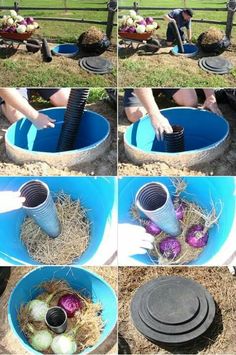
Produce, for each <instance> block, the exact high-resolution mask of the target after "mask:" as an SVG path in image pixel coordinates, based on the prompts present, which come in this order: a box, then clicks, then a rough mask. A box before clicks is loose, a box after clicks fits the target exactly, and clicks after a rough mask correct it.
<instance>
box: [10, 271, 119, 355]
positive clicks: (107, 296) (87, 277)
mask: <svg viewBox="0 0 236 355" xmlns="http://www.w3.org/2000/svg"><path fill="white" fill-rule="evenodd" d="M52 279H53V280H65V281H67V282H68V283H69V285H70V286H71V287H73V288H74V289H76V290H78V291H81V292H82V293H83V292H86V293H88V294H89V295H90V297H91V298H92V300H93V301H94V302H100V303H101V305H102V309H103V310H102V319H103V321H104V329H103V331H102V333H101V336H100V339H99V341H98V343H97V344H96V345H94V346H93V347H91V348H87V349H86V350H84V351H83V352H82V354H84V353H87V352H88V351H93V350H95V349H96V348H97V347H98V346H99V345H100V344H101V343H102V342H103V341H104V340H106V339H107V337H108V336H109V335H110V333H111V332H112V330H113V328H114V327H115V325H116V321H117V299H116V295H115V292H114V291H113V289H112V288H111V286H110V285H109V284H108V283H106V281H104V280H103V279H102V278H101V277H100V276H99V275H97V274H95V273H93V272H91V271H89V270H86V269H83V268H79V267H67V266H66V267H59V266H51V267H40V268H36V269H35V270H33V271H31V272H30V273H28V274H27V275H26V276H24V277H23V278H22V279H21V280H20V281H19V282H18V283H17V285H16V287H15V288H14V290H13V291H12V293H11V296H10V299H9V303H8V319H9V323H10V327H11V329H12V331H13V333H14V335H15V336H16V337H17V338H18V340H19V341H20V342H21V344H22V345H23V347H24V348H25V350H27V351H28V352H29V353H30V354H41V353H39V352H38V351H36V350H34V349H33V348H32V347H31V346H30V344H29V342H28V340H27V338H26V337H25V336H24V334H23V333H22V331H21V328H20V325H19V322H18V320H17V313H18V312H19V309H20V307H21V305H22V304H26V303H28V302H29V301H30V300H32V299H33V298H35V297H37V296H38V295H39V294H40V293H42V290H40V289H37V286H38V285H39V284H41V283H42V282H46V281H50V280H52Z"/></svg>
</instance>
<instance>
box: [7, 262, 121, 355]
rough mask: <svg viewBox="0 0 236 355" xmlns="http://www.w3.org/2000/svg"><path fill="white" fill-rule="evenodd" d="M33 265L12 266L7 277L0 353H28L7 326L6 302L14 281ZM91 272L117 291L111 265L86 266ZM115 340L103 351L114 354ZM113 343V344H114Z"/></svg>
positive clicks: (22, 354)
mask: <svg viewBox="0 0 236 355" xmlns="http://www.w3.org/2000/svg"><path fill="white" fill-rule="evenodd" d="M33 269H34V268H33V267H12V268H11V277H10V279H9V282H8V285H7V288H6V290H5V291H4V293H3V295H2V296H1V297H0V307H1V313H0V354H21V355H29V352H28V351H26V350H25V349H24V348H23V347H22V345H21V344H20V342H19V341H18V340H17V338H16V337H15V336H14V335H13V332H12V330H11V328H10V326H9V323H8V320H7V304H8V299H9V297H10V294H11V291H12V290H13V288H14V287H15V285H16V283H17V282H18V281H19V280H20V279H21V278H22V277H23V276H24V275H25V274H26V273H28V272H29V271H32V270H33ZM86 269H89V270H91V271H93V272H96V273H97V274H99V275H100V276H102V277H103V278H104V279H105V280H106V281H107V282H108V283H109V284H110V285H111V286H112V287H113V289H114V290H115V291H117V272H116V268H113V267H109V268H108V267H87V268H86ZM115 343H116V341H114V339H112V340H111V341H110V342H108V343H107V344H106V351H105V352H104V353H108V354H114V353H117V345H116V344H115ZM114 344H115V345H114Z"/></svg>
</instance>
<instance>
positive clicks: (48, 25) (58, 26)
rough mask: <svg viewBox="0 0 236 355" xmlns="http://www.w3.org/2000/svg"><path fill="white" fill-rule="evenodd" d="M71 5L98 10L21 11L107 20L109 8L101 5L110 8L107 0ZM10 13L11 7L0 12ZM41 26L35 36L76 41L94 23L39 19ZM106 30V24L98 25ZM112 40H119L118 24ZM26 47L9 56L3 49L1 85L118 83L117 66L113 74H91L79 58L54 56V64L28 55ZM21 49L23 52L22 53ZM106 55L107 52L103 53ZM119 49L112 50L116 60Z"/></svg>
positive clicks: (57, 1)
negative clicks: (7, 56) (64, 60)
mask: <svg viewBox="0 0 236 355" xmlns="http://www.w3.org/2000/svg"><path fill="white" fill-rule="evenodd" d="M18 3H19V5H20V6H31V7H64V4H65V1H64V0H34V1H32V0H19V1H18ZM66 3H67V8H68V7H80V8H85V7H91V8H93V9H94V11H70V10H68V11H59V10H53V11H46V10H38V11H37V10H32V11H24V10H22V11H20V14H21V15H22V16H24V17H26V16H29V15H30V16H33V17H60V18H79V19H89V20H99V21H105V22H106V21H107V11H105V12H99V11H96V9H97V8H106V1H105V0H94V1H92V0H80V1H78V0H67V1H66ZM12 4H13V0H0V6H11V5H12ZM7 13H9V10H4V11H0V16H2V15H4V14H7ZM38 22H39V25H40V29H39V30H37V31H36V32H35V33H34V35H33V37H34V38H42V37H45V38H47V39H48V40H49V42H50V41H53V42H55V43H65V42H71V43H75V42H76V40H77V38H78V37H79V36H80V34H81V33H82V32H84V31H86V30H87V29H88V28H89V27H91V26H93V25H92V24H85V23H82V24H81V23H69V22H56V21H43V20H38ZM95 26H96V27H97V28H100V29H101V30H103V31H105V30H106V26H104V25H95ZM112 42H113V43H116V28H114V31H113V38H112ZM24 52H25V48H24V50H23V52H22V51H21V52H20V51H17V53H16V54H14V55H12V56H9V58H7V59H6V58H5V57H4V54H2V53H0V58H2V59H0V72H1V76H0V85H1V86H63V87H65V86H103V87H104V86H114V85H115V84H116V69H114V72H113V73H112V74H110V75H105V76H100V75H89V74H88V73H87V72H85V71H83V70H82V69H80V68H79V66H78V62H76V61H74V60H73V59H70V60H69V59H68V60H67V63H65V62H62V61H61V60H60V59H58V58H55V57H54V58H53V61H52V62H51V63H50V64H46V63H43V62H42V60H41V58H40V55H38V54H36V55H35V54H34V55H32V54H30V55H27V53H24ZM20 53H22V54H21V55H20ZM103 56H104V55H103ZM115 56H116V53H115V51H113V53H109V54H108V55H107V57H108V59H112V60H113V62H114V63H115V62H116V60H115ZM16 73H17V75H16Z"/></svg>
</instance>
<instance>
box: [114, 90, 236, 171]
mask: <svg viewBox="0 0 236 355" xmlns="http://www.w3.org/2000/svg"><path fill="white" fill-rule="evenodd" d="M157 103H158V105H159V107H160V108H161V109H163V108H167V107H171V106H176V105H175V104H174V103H173V102H172V101H170V100H167V99H165V98H164V99H163V98H162V100H160V102H159V99H158V100H157ZM219 107H220V109H221V111H222V113H223V116H224V118H225V119H227V121H228V122H229V124H230V145H229V147H228V149H227V151H226V152H225V153H224V155H222V156H220V157H219V158H218V159H216V160H214V161H213V162H211V163H210V164H208V163H206V164H202V165H201V166H200V167H198V168H195V167H194V168H176V167H172V166H170V165H168V164H166V163H164V162H154V163H145V164H142V165H135V164H134V163H132V162H131V161H129V160H128V158H127V157H126V154H125V150H124V140H123V134H124V132H125V130H126V129H127V127H128V126H129V125H130V122H129V121H128V120H127V118H126V116H125V114H124V110H123V102H122V97H121V96H120V97H119V119H118V122H119V126H118V137H119V163H118V175H125V176H127V175H130V176H133V175H140V176H154V175H156V176H187V175H198V176H204V175H207V176H211V175H218V176H222V175H236V119H235V111H234V110H233V109H232V108H231V107H230V106H229V105H228V104H219Z"/></svg>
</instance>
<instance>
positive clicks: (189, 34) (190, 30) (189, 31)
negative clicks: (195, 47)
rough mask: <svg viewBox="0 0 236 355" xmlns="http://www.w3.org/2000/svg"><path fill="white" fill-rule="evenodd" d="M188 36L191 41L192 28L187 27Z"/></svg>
mask: <svg viewBox="0 0 236 355" xmlns="http://www.w3.org/2000/svg"><path fill="white" fill-rule="evenodd" d="M187 36H188V40H189V41H191V40H192V28H191V27H190V28H187Z"/></svg>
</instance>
